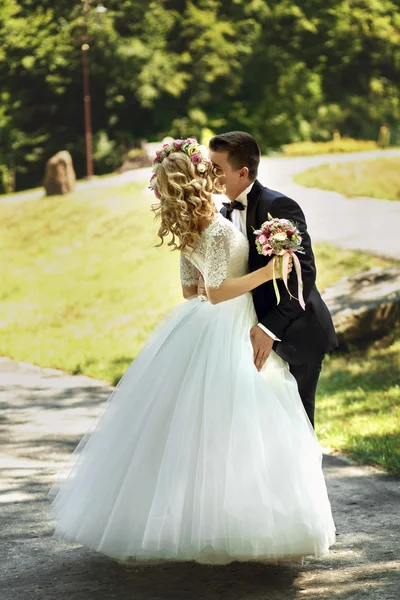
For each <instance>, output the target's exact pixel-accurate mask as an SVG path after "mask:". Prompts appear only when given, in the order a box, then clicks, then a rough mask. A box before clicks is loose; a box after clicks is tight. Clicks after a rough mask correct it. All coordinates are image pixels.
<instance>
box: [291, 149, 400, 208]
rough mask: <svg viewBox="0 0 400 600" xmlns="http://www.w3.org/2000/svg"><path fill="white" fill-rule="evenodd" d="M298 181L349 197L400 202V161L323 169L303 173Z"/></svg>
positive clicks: (298, 177)
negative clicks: (365, 197)
mask: <svg viewBox="0 0 400 600" xmlns="http://www.w3.org/2000/svg"><path fill="white" fill-rule="evenodd" d="M295 181H296V183H299V184H300V185H304V186H305V187H315V188H320V189H324V190H331V191H334V192H339V193H341V194H344V195H345V196H353V197H357V196H367V197H370V198H378V199H381V198H384V199H386V200H392V201H399V200H400V157H394V158H377V159H375V160H365V161H360V162H353V163H345V164H327V165H322V166H320V167H315V168H312V169H309V170H308V171H305V172H304V173H300V174H299V175H297V176H296V177H295Z"/></svg>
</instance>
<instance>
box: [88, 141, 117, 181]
mask: <svg viewBox="0 0 400 600" xmlns="http://www.w3.org/2000/svg"><path fill="white" fill-rule="evenodd" d="M93 160H94V164H95V172H96V174H97V175H104V174H105V173H111V172H112V171H115V170H116V169H118V167H119V166H120V165H121V163H122V149H121V147H120V144H118V142H116V141H115V140H112V139H110V138H109V137H108V135H107V133H106V132H105V131H99V132H98V133H97V134H96V135H95V136H94V138H93Z"/></svg>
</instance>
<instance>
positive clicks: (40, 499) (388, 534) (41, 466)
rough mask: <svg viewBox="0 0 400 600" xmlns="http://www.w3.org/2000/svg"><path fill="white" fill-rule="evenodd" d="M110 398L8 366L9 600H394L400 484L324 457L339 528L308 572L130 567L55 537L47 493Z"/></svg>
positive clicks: (4, 464)
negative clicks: (325, 552) (325, 554)
mask: <svg viewBox="0 0 400 600" xmlns="http://www.w3.org/2000/svg"><path fill="white" fill-rule="evenodd" d="M109 392H110V388H108V387H107V386H105V385H104V384H103V383H102V382H98V381H95V380H92V379H89V378H86V377H76V376H70V375H65V374H63V373H61V372H59V371H54V370H46V369H38V368H35V367H32V366H30V365H24V364H17V363H14V362H12V361H10V360H8V359H2V360H0V406H1V408H2V411H1V430H0V431H1V433H0V435H1V442H2V444H1V452H2V454H0V462H1V471H2V473H1V475H2V476H1V480H0V482H1V483H0V515H1V533H0V535H1V543H0V598H1V600H114V599H115V600H128V599H129V600H156V599H157V600H222V599H223V600H297V599H301V598H310V599H312V600H322V599H323V600H328V599H329V600H333V599H338V600H398V599H399V590H400V531H399V522H400V481H398V480H394V479H391V478H390V477H387V476H385V475H383V474H382V473H380V472H379V471H377V470H375V469H372V468H367V467H356V466H354V465H352V464H350V463H349V462H347V461H345V460H343V459H341V458H339V457H335V456H329V455H327V456H325V457H324V470H325V476H326V478H327V484H328V488H329V494H330V498H331V502H332V507H333V511H334V517H335V521H336V524H337V527H338V530H339V532H340V535H339V537H338V541H337V543H336V545H335V546H334V548H333V549H332V552H331V554H330V555H329V556H328V557H325V558H322V559H314V560H309V561H307V563H306V564H305V565H304V566H303V567H282V566H281V567H273V566H263V565H254V564H253V565H252V564H239V563H235V564H232V565H230V566H228V567H206V566H199V565H196V564H192V563H186V564H185V563H179V564H174V565H168V566H161V567H160V566H158V567H140V568H131V569H127V568H125V567H123V566H120V565H118V564H117V563H115V562H114V561H112V560H109V559H108V558H106V557H104V556H101V555H97V554H96V553H93V552H91V551H88V550H86V549H85V548H82V547H80V546H78V545H74V544H68V543H65V542H63V541H60V540H58V539H56V538H54V537H52V527H51V524H50V522H49V504H48V502H47V499H46V494H47V491H48V489H49V487H50V485H51V483H52V481H53V480H54V477H55V475H56V472H57V471H58V470H59V469H60V465H61V464H62V463H63V461H64V460H65V459H66V458H67V456H69V454H70V453H71V451H72V450H73V448H74V447H75V445H76V443H77V442H78V440H79V439H80V437H81V436H82V434H83V433H84V432H85V431H86V430H87V429H88V427H89V425H90V424H91V423H92V421H93V419H94V417H95V415H96V414H97V412H98V410H99V406H100V405H101V402H102V401H104V400H105V399H106V398H107V396H108V394H109Z"/></svg>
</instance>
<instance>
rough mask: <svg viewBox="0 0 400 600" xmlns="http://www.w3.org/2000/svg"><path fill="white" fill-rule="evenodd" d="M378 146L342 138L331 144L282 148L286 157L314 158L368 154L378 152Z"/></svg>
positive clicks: (300, 144) (368, 142)
mask: <svg viewBox="0 0 400 600" xmlns="http://www.w3.org/2000/svg"><path fill="white" fill-rule="evenodd" d="M377 148H378V144H377V143H376V142H373V141H368V140H353V139H352V138H342V139H340V140H331V141H330V142H296V143H295V144H286V145H285V146H282V151H283V154H284V155H285V156H314V155H317V154H339V153H341V152H366V151H368V150H376V149H377Z"/></svg>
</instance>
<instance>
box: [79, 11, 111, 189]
mask: <svg viewBox="0 0 400 600" xmlns="http://www.w3.org/2000/svg"><path fill="white" fill-rule="evenodd" d="M91 1H92V0H82V14H83V35H82V41H83V44H82V74H83V106H84V115H85V142H86V175H87V178H88V179H91V178H92V177H93V149H92V105H91V96H90V80H89V56H88V54H89V48H90V46H89V44H88V41H89V38H88V22H89V10H90V5H91ZM96 12H97V13H98V14H99V15H100V14H104V13H105V12H107V9H106V7H105V6H103V5H102V4H99V5H98V6H97V7H96Z"/></svg>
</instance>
